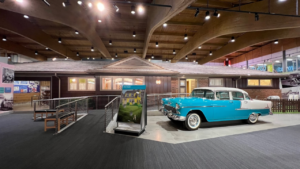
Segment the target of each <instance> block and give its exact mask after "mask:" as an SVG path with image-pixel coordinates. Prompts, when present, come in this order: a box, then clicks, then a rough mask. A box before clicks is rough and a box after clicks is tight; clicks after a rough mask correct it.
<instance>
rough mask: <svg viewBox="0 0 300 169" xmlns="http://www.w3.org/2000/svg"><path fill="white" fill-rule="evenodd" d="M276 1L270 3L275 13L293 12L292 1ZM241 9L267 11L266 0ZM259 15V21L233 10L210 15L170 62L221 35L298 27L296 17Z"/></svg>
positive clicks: (293, 5)
mask: <svg viewBox="0 0 300 169" xmlns="http://www.w3.org/2000/svg"><path fill="white" fill-rule="evenodd" d="M273 2H274V1H273ZM276 2H277V1H276ZM276 2H274V4H272V8H273V10H275V9H276V13H284V14H295V9H296V8H295V4H294V3H293V2H291V1H286V2H284V3H281V4H276ZM234 9H238V8H234ZM241 10H247V11H267V10H268V1H260V2H256V3H253V4H248V5H244V6H242V7H241ZM273 12H275V11H273ZM259 17H260V19H259V21H255V19H254V14H244V13H233V12H222V16H221V18H215V17H212V18H211V19H210V20H209V21H207V22H206V23H205V24H204V25H203V27H201V28H200V29H199V30H198V31H197V33H196V34H195V35H194V36H193V38H190V40H189V41H188V42H187V44H186V45H185V46H184V47H183V48H182V49H181V50H180V51H179V52H178V53H177V54H176V56H175V57H174V58H173V59H172V62H173V63H174V62H177V61H179V60H180V59H182V58H184V57H185V56H186V55H187V54H188V53H191V52H192V51H194V50H195V49H196V48H197V47H198V46H200V45H202V44H204V43H205V42H207V41H209V40H211V39H214V38H217V37H220V36H223V35H229V34H234V33H243V32H254V31H264V30H275V29H288V28H297V27H300V18H296V17H284V16H269V15H259Z"/></svg>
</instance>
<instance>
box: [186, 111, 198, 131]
mask: <svg viewBox="0 0 300 169" xmlns="http://www.w3.org/2000/svg"><path fill="white" fill-rule="evenodd" d="M200 124H201V117H200V116H199V115H198V114H197V113H190V114H188V115H187V116H186V120H185V122H184V126H185V127H186V128H187V129H188V130H197V129H198V128H199V126H200Z"/></svg>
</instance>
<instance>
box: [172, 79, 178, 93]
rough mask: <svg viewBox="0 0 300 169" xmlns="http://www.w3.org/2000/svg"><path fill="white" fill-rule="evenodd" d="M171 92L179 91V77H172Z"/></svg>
mask: <svg viewBox="0 0 300 169" xmlns="http://www.w3.org/2000/svg"><path fill="white" fill-rule="evenodd" d="M171 92H172V93H179V81H178V78H171Z"/></svg>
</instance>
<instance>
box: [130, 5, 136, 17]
mask: <svg viewBox="0 0 300 169" xmlns="http://www.w3.org/2000/svg"><path fill="white" fill-rule="evenodd" d="M131 14H132V15H134V14H135V6H134V5H132V6H131Z"/></svg>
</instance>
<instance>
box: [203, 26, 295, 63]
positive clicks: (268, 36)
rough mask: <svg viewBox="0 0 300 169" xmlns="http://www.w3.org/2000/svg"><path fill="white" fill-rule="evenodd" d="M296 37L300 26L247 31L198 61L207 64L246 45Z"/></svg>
mask: <svg viewBox="0 0 300 169" xmlns="http://www.w3.org/2000/svg"><path fill="white" fill-rule="evenodd" d="M295 37H300V28H295V29H280V30H269V31H260V32H250V33H246V34H244V35H243V36H241V37H240V38H238V39H236V41H235V43H229V44H228V45H226V46H224V47H223V48H221V49H219V50H217V51H215V52H214V54H213V56H208V57H206V58H203V59H201V60H199V61H198V63H199V64H205V63H207V62H210V61H212V60H215V59H218V58H220V57H223V56H226V55H228V54H230V53H233V52H237V51H238V50H241V49H244V48H246V47H249V46H253V45H256V44H258V43H262V42H268V41H272V40H276V39H286V38H295ZM247 53H248V52H247Z"/></svg>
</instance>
